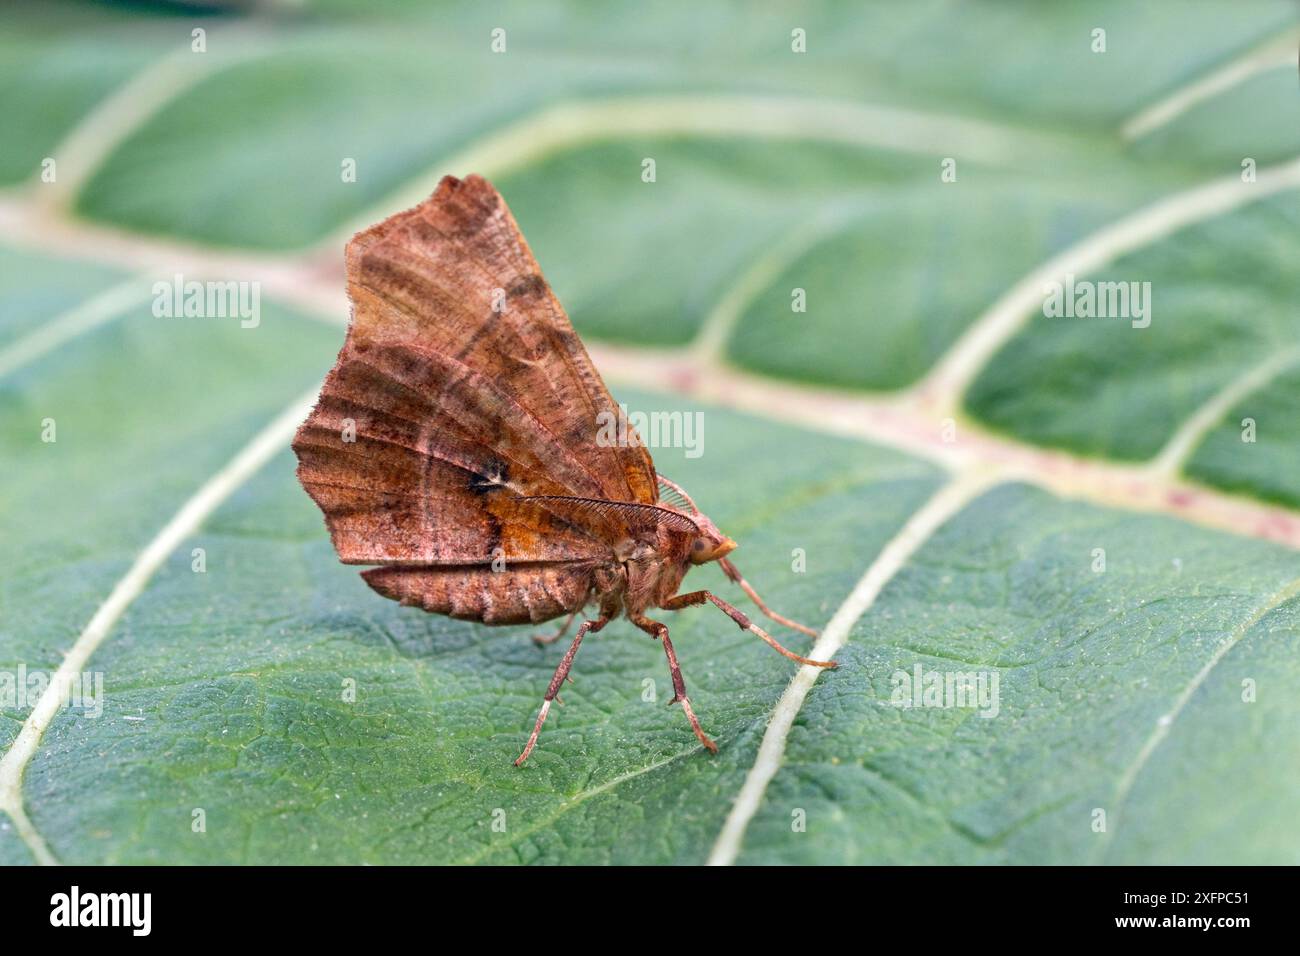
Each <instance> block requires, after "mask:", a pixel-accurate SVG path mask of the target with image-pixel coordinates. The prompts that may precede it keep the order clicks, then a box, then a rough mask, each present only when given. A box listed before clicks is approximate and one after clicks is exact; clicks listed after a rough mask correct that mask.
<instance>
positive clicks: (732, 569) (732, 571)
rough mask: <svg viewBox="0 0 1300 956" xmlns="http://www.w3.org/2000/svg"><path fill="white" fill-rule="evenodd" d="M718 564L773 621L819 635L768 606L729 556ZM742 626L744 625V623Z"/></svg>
mask: <svg viewBox="0 0 1300 956" xmlns="http://www.w3.org/2000/svg"><path fill="white" fill-rule="evenodd" d="M718 564H720V565H722V571H723V573H724V574H726V575H727V577H728V578H730V579H731V580H732V581H735V582H736V583H737V584H739V585H740V589H741V590H742V591H744V592H745V593H746V594H748V595H749V599H750V600H751V601H753V602H754V603H755V604H757V605H758V609H759V610H760V611H762V612H763V613H764V614H765V615H767V616H768V617H769V618H771V619H772V620H773V621H776V623H778V624H784V625H785V626H786V627H790V628H794V629H795V630H796V631H803V633H805V634H807V635H808V636H809V637H816V636H817V632H816V631H814V630H813V629H812V628H811V627H804V626H803V625H802V624H800V623H798V622H797V621H792V620H790V619H789V618H788V617H785V616H784V615H781V614H777V613H776V612H775V611H773V610H772V609H771V608H770V607H768V606H767V604H766V603H765V602H764V601H763V599H762V598H761V597H759V596H758V592H757V591H755V590H754V587H753V585H751V584H750V583H749V582H748V581H746V580H745V578H744V575H742V574H741V573H740V569H739V568H737V567H736V566H735V565H734V564H732V563H731V560H730V559H729V558H719V559H718ZM741 626H742V627H744V625H743V624H742V625H741Z"/></svg>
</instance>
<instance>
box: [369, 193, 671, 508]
mask: <svg viewBox="0 0 1300 956" xmlns="http://www.w3.org/2000/svg"><path fill="white" fill-rule="evenodd" d="M347 266H348V289H349V294H350V295H351V298H352V302H353V305H354V317H353V326H352V329H351V331H350V336H351V337H353V338H355V339H356V340H357V341H358V342H360V341H364V340H366V339H384V338H389V339H395V340H397V341H399V342H404V343H410V344H415V345H418V346H419V347H420V348H423V349H426V350H428V351H433V352H441V353H443V354H445V355H448V356H450V357H452V358H455V359H456V360H457V361H458V362H460V363H462V364H463V365H464V366H465V367H466V368H469V369H471V370H473V371H475V372H478V373H480V374H482V375H485V376H487V377H489V378H492V379H494V380H496V381H497V382H499V383H500V384H501V386H502V387H503V388H504V389H505V390H506V391H507V392H508V393H509V395H510V397H511V398H512V399H513V400H514V401H515V402H517V403H518V404H519V405H520V406H521V407H523V408H524V409H525V410H526V411H527V412H528V413H529V414H530V415H531V416H532V417H533V418H534V419H536V420H537V421H538V422H540V423H541V424H542V426H543V427H544V428H545V429H546V430H547V431H548V432H549V433H550V434H551V435H553V436H554V438H555V440H556V441H557V442H559V443H560V444H561V445H563V447H564V448H566V449H568V450H569V451H570V452H571V453H572V454H573V455H574V456H575V457H577V458H579V459H580V460H581V461H582V463H583V465H584V466H585V468H586V470H587V472H588V473H589V474H590V475H591V476H592V478H594V480H595V483H596V487H595V488H594V489H593V488H590V487H587V488H584V489H579V488H571V489H570V491H571V493H572V494H589V495H594V496H595V497H600V498H607V499H610V500H615V501H640V502H654V501H656V500H658V483H657V481H656V479H655V470H654V463H653V462H652V461H651V459H650V455H649V453H648V452H647V451H646V449H645V447H644V445H642V444H641V442H640V441H639V439H637V438H636V432H635V430H634V429H632V428H631V427H630V426H628V424H627V421H626V417H625V416H624V415H623V414H622V410H621V409H620V408H619V406H618V405H617V404H615V402H614V400H613V398H611V396H610V394H609V391H608V389H606V387H605V383H604V382H603V381H602V380H601V378H600V375H599V373H597V371H596V368H595V366H594V365H593V364H592V362H591V358H590V356H588V354H587V350H586V348H585V347H584V346H583V344H582V341H581V339H579V338H578V334H577V333H576V332H575V331H574V329H573V325H572V324H571V323H570V322H569V317H568V316H567V315H566V314H565V312H564V309H563V308H562V307H561V305H560V303H559V301H558V300H557V299H556V297H555V294H554V293H553V292H552V291H551V287H550V285H549V284H548V283H547V282H546V279H545V278H544V277H543V276H542V273H541V268H540V267H539V266H538V264H537V260H536V259H534V258H533V254H532V252H531V250H529V248H528V244H527V242H526V241H525V240H524V237H523V235H522V234H521V233H520V231H519V227H518V225H517V224H516V223H515V220H514V217H513V216H512V215H511V214H510V210H509V208H508V207H507V206H506V203H505V200H504V199H502V197H501V195H500V193H498V192H497V191H496V189H495V188H493V186H492V184H491V183H489V182H488V181H487V180H485V179H483V178H482V177H479V176H470V177H468V178H467V179H465V180H463V181H462V180H459V179H456V178H454V177H451V176H447V177H444V178H443V180H442V182H440V183H439V184H438V188H437V189H436V190H435V191H434V194H433V195H432V196H431V197H430V198H429V199H427V200H425V201H424V202H423V203H421V204H420V205H418V206H416V207H415V208H413V209H409V210H407V211H406V212H403V213H399V214H398V215H395V216H392V217H391V218H389V219H387V220H385V221H384V222H382V223H380V224H378V225H377V226H374V227H372V228H370V229H368V230H366V231H365V232H362V233H360V234H358V235H357V236H356V237H355V238H354V239H353V240H352V242H351V243H350V244H349V246H348V252H347ZM602 429H603V431H602ZM611 434H612V435H614V436H628V437H629V439H630V440H629V441H626V442H619V441H613V442H611V441H608V440H605V438H602V437H601V436H602V435H604V436H606V437H608V436H609V435H611Z"/></svg>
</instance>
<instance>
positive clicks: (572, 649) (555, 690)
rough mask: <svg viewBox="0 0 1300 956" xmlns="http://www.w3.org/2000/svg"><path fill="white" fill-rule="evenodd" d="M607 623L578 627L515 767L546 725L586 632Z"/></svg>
mask: <svg viewBox="0 0 1300 956" xmlns="http://www.w3.org/2000/svg"><path fill="white" fill-rule="evenodd" d="M608 623H609V618H608V617H605V616H604V615H602V616H601V617H599V618H597V619H596V620H594V621H583V622H582V624H581V625H579V627H578V633H577V634H575V635H574V636H573V643H572V644H570V645H569V649H568V650H567V651H565V652H564V657H563V658H561V660H560V666H559V667H557V668H555V675H554V676H553V677H552V678H551V684H550V686H549V687H547V688H546V696H545V697H544V698H542V709H541V710H540V711H539V712H538V714H537V723H535V724H534V725H533V733H532V735H531V736H530V737H529V738H528V743H527V745H526V746H525V747H524V752H523V753H521V754H520V755H519V757H518V759H517V760H515V766H516V767H518V766H520V765H521V764H523V762H524V761H525V760H527V759H528V755H529V754H530V753H532V752H533V747H534V746H535V745H536V743H537V735H538V734H540V733H541V732H542V724H544V723H546V715H547V714H548V713H549V712H550V710H551V701H553V700H555V698H556V695H557V694H559V693H560V686H561V685H562V684H563V683H564V679H565V678H566V677H568V676H569V668H570V667H572V666H573V659H574V658H575V657H577V656H578V647H579V645H581V644H582V639H583V638H584V637H585V636H586V635H587V632H588V631H591V632H595V631H599V630H600V629H601V628H602V627H604V626H605V625H606V624H608Z"/></svg>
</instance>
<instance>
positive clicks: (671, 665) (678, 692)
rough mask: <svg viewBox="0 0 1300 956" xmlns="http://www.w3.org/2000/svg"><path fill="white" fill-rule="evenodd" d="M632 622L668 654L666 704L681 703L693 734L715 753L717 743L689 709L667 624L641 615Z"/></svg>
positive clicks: (684, 685) (689, 704)
mask: <svg viewBox="0 0 1300 956" xmlns="http://www.w3.org/2000/svg"><path fill="white" fill-rule="evenodd" d="M632 623H633V624H635V625H636V626H637V627H639V628H641V630H643V631H645V632H646V633H647V634H649V635H650V636H651V637H657V638H658V639H659V641H660V642H661V643H662V644H663V646H664V653H665V654H666V655H668V673H669V674H671V675H672V678H673V699H672V700H670V701H669V702H668V706H670V707H671V706H672V705H673V704H681V705H682V710H684V711H685V712H686V719H687V720H689V721H690V722H691V730H693V731H695V736H696V737H698V738H699V741H700V743H702V744H704V746H705V749H707V750H708V751H709V753H717V752H718V745H717V744H715V743H714V742H713V741H712V740H710V739H709V735H708V734H706V733H705V732H704V729H703V728H702V727H700V721H699V718H697V717H696V716H695V711H694V710H692V709H691V700H690V698H689V697H687V696H686V681H685V680H683V679H682V668H681V665H679V664H678V663H677V652H676V651H674V650H673V642H672V641H670V640H669V639H668V628H667V626H666V625H664V624H660V623H659V622H658V621H652V620H650V618H648V617H645V616H643V615H638V616H636V617H633V618H632Z"/></svg>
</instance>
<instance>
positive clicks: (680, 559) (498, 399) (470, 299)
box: [293, 176, 835, 765]
mask: <svg viewBox="0 0 1300 956" xmlns="http://www.w3.org/2000/svg"><path fill="white" fill-rule="evenodd" d="M346 266H347V283H348V294H349V297H350V299H351V302H352V318H351V322H350V324H349V327H348V333H347V337H346V339H345V341H344V344H343V348H342V350H341V351H340V353H339V357H338V362H337V363H336V364H335V366H334V368H333V369H332V370H331V371H330V372H329V374H328V375H327V376H326V378H325V383H324V385H323V386H322V388H321V393H320V399H319V401H318V403H317V404H316V406H315V408H314V410H313V411H312V412H311V414H310V416H309V417H308V418H307V420H306V421H305V422H304V423H303V424H302V426H301V427H300V428H299V429H298V432H297V435H296V436H295V438H294V441H293V450H294V452H295V453H296V454H297V456H298V478H299V480H300V481H301V482H302V486H303V488H305V489H306V491H307V493H308V494H309V495H311V497H312V499H313V500H315V502H316V504H317V505H319V506H320V509H321V511H323V512H324V514H325V522H326V525H327V527H328V529H329V533H330V537H331V539H332V541H333V543H334V547H335V549H336V550H337V551H338V555H339V558H340V560H341V561H343V563H345V564H359V565H372V567H370V568H369V569H368V570H365V571H362V572H361V576H362V577H363V578H364V579H365V581H366V583H367V584H369V585H370V587H371V588H373V589H374V590H375V591H377V592H379V593H380V594H382V595H383V596H384V597H387V598H391V599H393V600H396V601H400V602H401V603H402V604H406V605H414V606H416V607H420V608H423V609H424V610H426V611H429V612H433V613H436V614H445V615H449V616H451V617H454V618H460V619H466V620H473V621H481V622H482V623H484V624H503V625H504V624H537V623H540V622H544V621H549V620H553V619H558V618H563V619H564V623H563V624H562V625H561V626H560V627H559V628H558V629H557V630H556V631H555V632H554V633H552V634H549V635H545V636H538V637H535V638H534V640H536V641H537V642H538V643H539V644H549V643H551V642H554V641H557V640H559V639H560V638H561V637H563V636H564V635H565V634H566V633H567V632H568V630H569V628H570V627H571V626H572V623H573V621H574V620H575V619H576V618H577V617H578V616H579V614H581V613H582V612H583V610H584V608H587V607H588V606H594V608H595V614H594V616H589V617H587V618H586V619H585V620H583V621H582V622H581V624H580V625H579V626H578V628H577V631H576V633H575V635H574V637H573V640H572V642H571V643H570V644H569V648H568V650H567V651H566V652H565V654H564V656H563V657H562V658H561V660H560V662H559V665H558V666H557V667H556V669H555V675H554V676H553V677H552V678H551V682H550V685H549V686H548V687H547V688H546V693H545V695H544V696H543V698H542V705H541V711H540V712H539V713H538V715H537V720H536V723H535V724H534V726H533V730H532V734H531V735H530V736H529V738H528V743H527V744H526V745H525V746H524V749H523V752H522V753H521V754H520V755H519V758H518V759H517V760H516V761H515V764H516V765H521V764H522V763H523V762H524V761H525V760H527V759H528V755H529V754H530V753H531V752H532V750H533V747H534V746H535V745H536V743H537V737H538V734H540V733H541V730H542V724H543V723H544V722H545V721H546V715H547V713H548V711H549V710H550V707H551V702H552V701H554V700H556V699H557V696H558V694H559V691H560V688H561V685H562V684H563V683H564V681H565V680H566V679H567V678H568V676H569V670H570V668H571V667H572V666H573V661H574V658H575V656H576V655H577V653H578V648H579V646H580V645H581V644H582V641H583V638H584V637H586V636H587V635H588V634H593V633H596V632H597V631H600V630H602V629H603V628H604V627H605V625H607V624H608V623H609V622H610V621H612V620H614V619H615V618H617V617H618V616H619V615H625V616H626V617H627V619H628V620H629V621H631V622H632V624H634V625H635V626H636V627H638V628H640V629H641V630H642V631H645V632H646V633H647V634H649V635H650V636H651V638H653V639H655V640H658V641H659V642H660V644H661V645H662V646H663V649H664V654H665V655H666V657H667V659H668V670H669V673H670V676H671V678H672V685H673V698H672V700H671V701H669V703H670V704H680V705H681V708H682V710H683V711H684V712H685V714H686V719H687V720H688V721H689V722H690V725H691V729H692V730H693V731H694V732H695V736H696V737H697V738H699V741H700V743H701V744H703V745H704V747H706V748H707V749H708V750H709V751H711V752H713V753H716V752H717V745H716V744H714V742H713V741H712V740H711V739H710V738H709V737H708V735H707V734H705V732H704V730H703V728H702V727H701V726H700V721H699V719H698V718H697V717H696V715H695V711H694V710H693V709H692V707H691V701H690V698H689V697H688V696H687V693H686V683H685V681H684V679H683V678H682V670H681V666H680V665H679V664H678V661H677V653H676V651H675V650H674V649H673V644H672V641H671V640H670V639H669V636H668V627H667V626H666V625H665V624H663V623H661V622H659V621H656V620H652V619H651V618H650V617H649V616H647V613H648V612H650V611H651V610H652V609H660V610H665V611H675V610H679V609H681V608H686V607H691V606H693V605H701V604H706V603H711V604H713V605H715V606H716V607H718V608H719V609H721V610H722V611H723V612H724V613H726V614H727V615H728V616H729V617H730V618H731V620H732V621H734V622H735V623H736V624H737V625H738V626H739V627H740V628H741V629H743V630H746V631H749V632H751V633H753V634H755V635H757V636H758V637H760V638H762V640H764V641H766V642H767V643H768V644H770V645H771V646H772V647H773V648H775V649H776V650H777V651H779V652H780V653H781V654H784V655H785V656H786V657H788V658H790V659H791V660H793V661H797V662H798V663H800V664H810V665H812V666H815V667H834V666H835V664H834V662H830V661H815V660H810V659H809V658H806V657H801V656H800V655H798V654H795V653H793V652H791V651H789V650H787V649H786V648H784V647H783V646H781V644H780V643H778V642H777V641H776V640H775V639H774V638H773V637H772V636H771V635H769V634H768V633H767V632H766V631H764V630H763V629H762V628H760V627H759V626H758V625H756V624H755V623H754V622H753V621H751V620H750V618H749V617H748V616H747V615H746V614H744V613H743V612H741V611H740V610H739V609H737V608H735V607H733V606H732V605H731V604H729V603H728V602H727V601H725V600H723V599H722V598H720V597H718V596H717V595H716V594H713V593H712V592H710V591H690V592H688V593H678V592H679V589H680V587H681V584H682V579H683V578H684V577H685V576H686V573H687V571H689V570H690V568H691V567H692V566H693V565H699V564H706V563H708V562H710V561H717V562H718V563H719V564H720V565H721V567H722V570H723V571H724V572H725V574H726V576H727V577H728V578H729V579H730V580H731V581H733V582H735V584H737V585H738V586H739V587H740V589H741V590H742V591H743V592H744V593H745V594H747V595H748V596H749V598H750V599H751V600H752V601H753V602H754V604H755V605H756V606H757V607H758V608H759V610H760V611H762V613H763V614H765V615H766V616H767V617H768V618H770V619H771V620H773V621H776V622H777V623H779V624H782V625H785V626H786V627H790V628H793V629H795V630H798V631H802V632H803V633H805V634H808V635H812V636H816V632H815V631H812V630H810V629H809V628H807V627H804V626H803V625H802V624H798V623H796V622H794V621H792V620H789V619H788V618H785V617H782V616H781V615H780V614H777V613H776V612H774V611H773V610H771V609H770V608H769V607H768V606H767V605H766V604H765V603H764V602H763V600H762V598H760V597H759V595H758V593H757V592H756V591H755V590H754V588H753V587H751V586H750V584H749V582H747V581H746V580H745V578H744V577H743V576H742V575H741V573H740V571H739V570H737V568H736V566H735V564H733V563H732V562H731V560H730V558H729V557H728V555H729V554H730V553H731V551H732V550H733V549H734V548H735V547H736V542H734V541H732V540H731V539H730V538H728V537H727V536H726V535H725V534H723V533H722V532H721V531H720V530H719V529H718V527H717V525H715V524H714V523H713V522H712V521H710V520H709V519H708V518H707V517H706V516H705V515H704V514H703V513H702V512H701V511H700V510H699V508H697V507H696V505H695V502H694V501H693V500H691V497H690V496H689V495H688V494H687V493H686V492H685V491H684V490H683V489H682V488H681V487H680V486H678V485H677V484H676V483H674V482H673V481H671V480H669V479H668V478H665V477H664V476H663V475H660V474H658V473H657V472H656V471H655V467H654V462H653V461H651V458H650V454H649V452H648V451H647V450H646V448H645V446H644V444H643V443H642V442H641V440H640V439H639V438H638V437H637V436H636V432H635V430H634V429H632V428H631V427H630V426H629V425H628V423H627V420H626V416H625V413H624V411H623V410H622V408H620V406H619V405H617V404H616V403H615V402H614V401H613V399H612V398H611V397H610V394H609V391H608V390H607V389H606V388H605V384H604V382H603V381H602V380H601V378H600V375H599V374H597V372H596V369H595V366H594V365H593V364H592V362H591V359H590V358H589V357H588V355H587V351H586V349H585V348H584V347H583V345H582V342H581V341H580V340H579V339H578V336H577V333H576V332H574V330H573V326H572V325H571V324H570V323H569V319H568V316H567V315H566V314H565V312H564V310H563V309H562V308H561V307H560V303H559V302H558V301H557V299H556V297H555V295H554V294H553V293H552V292H551V288H550V286H549V285H548V284H547V282H546V280H545V279H544V278H543V277H542V274H541V271H540V269H539V268H538V265H537V262H536V260H535V259H534V258H533V255H532V253H531V252H530V251H529V248H528V244H527V243H526V242H525V241H524V237H523V236H522V235H521V234H520V231H519V228H518V226H517V225H516V224H515V220H514V218H513V217H512V216H511V214H510V210H509V209H508V208H507V207H506V204H505V201H504V200H503V199H502V198H501V196H500V194H499V193H498V192H497V191H496V190H495V189H494V188H493V187H492V185H491V184H490V183H489V182H488V181H487V180H485V179H483V178H481V177H479V176H469V177H468V178H466V179H465V180H460V179H456V178H454V177H451V176H448V177H446V178H444V179H443V180H442V181H441V182H440V183H439V185H438V188H437V189H436V191H435V192H434V193H433V195H432V196H431V197H430V198H429V199H427V200H425V201H424V202H423V203H421V204H420V205H419V206H416V207H415V208H413V209H409V210H407V211H406V212H402V213H399V214H397V215H395V216H392V217H391V218H389V219H386V220H385V221H383V222H381V223H379V224H378V225H376V226H373V227H371V228H369V229H367V230H365V231H363V232H361V233H358V234H357V235H356V236H355V237H353V239H352V241H351V242H349V243H348V246H347V253H346ZM611 422H617V424H618V426H619V427H618V429H617V434H618V435H627V436H628V440H627V441H624V442H609V441H608V440H603V441H602V440H600V437H599V436H600V435H602V434H605V435H607V434H608V433H609V431H610V430H609V429H608V428H604V429H602V428H601V424H602V423H605V424H608V423H611Z"/></svg>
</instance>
